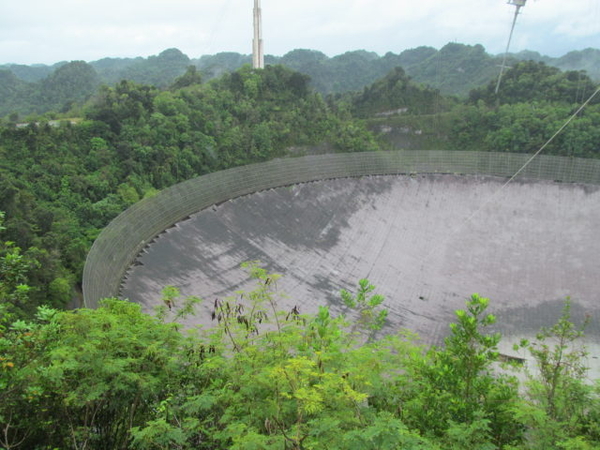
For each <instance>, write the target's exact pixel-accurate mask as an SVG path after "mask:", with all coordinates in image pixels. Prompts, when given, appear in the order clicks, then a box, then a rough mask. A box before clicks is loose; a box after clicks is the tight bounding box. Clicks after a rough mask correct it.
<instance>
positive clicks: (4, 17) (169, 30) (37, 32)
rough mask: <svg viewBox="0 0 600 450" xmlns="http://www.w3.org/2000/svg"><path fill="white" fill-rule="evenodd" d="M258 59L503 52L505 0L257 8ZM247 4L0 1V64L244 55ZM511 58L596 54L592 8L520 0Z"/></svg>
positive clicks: (340, 1) (598, 44) (286, 1)
mask: <svg viewBox="0 0 600 450" xmlns="http://www.w3.org/2000/svg"><path fill="white" fill-rule="evenodd" d="M261 3H262V11H263V37H264V41H265V43H264V46H265V53H267V54H271V55H277V56H281V55H284V54H285V53H287V52H288V51H290V50H293V49H296V48H305V49H314V50H320V51H322V52H324V53H326V54H327V55H329V56H335V55H338V54H341V53H344V52H346V51H348V50H358V49H365V50H370V51H375V52H377V53H378V54H380V55H383V54H385V53H387V52H389V51H391V52H393V53H400V52H402V51H403V50H406V49H409V48H415V47H418V46H421V45H428V46H432V47H435V48H441V47H442V46H444V45H445V44H447V43H448V42H459V43H463V44H482V45H483V46H484V47H485V48H486V50H487V51H488V52H489V53H492V54H498V53H502V52H503V51H504V49H505V47H506V43H507V39H508V34H509V31H510V25H511V21H512V17H513V14H514V10H515V7H514V6H512V5H509V4H507V3H506V0H457V1H450V0H416V1H409V0H302V1H301V0H262V1H261ZM253 4H254V1H253V0H143V1H142V0H102V1H93V2H92V1H90V0H50V1H49V0H0V64H5V63H20V64H32V63H44V64H52V63H55V62H58V61H72V60H85V61H94V60H97V59H100V58H103V57H133V56H144V57H147V56H150V55H156V54H158V53H160V52H161V51H163V50H165V49H167V48H173V47H176V48H178V49H180V50H181V51H183V52H184V53H185V54H187V55H188V56H189V57H190V58H198V57H200V56H201V55H205V54H215V53H218V52H223V51H234V52H239V53H244V54H249V53H251V49H252V44H251V41H252V8H253ZM521 11H522V14H521V15H520V16H519V19H518V21H517V26H516V29H515V33H514V36H513V41H512V43H511V48H510V50H511V51H520V50H524V49H528V50H534V51H538V52H540V53H542V54H545V55H549V56H561V55H563V54H565V53H567V52H568V51H570V50H582V49H584V48H587V47H594V48H600V0H528V2H527V4H526V6H525V7H524V8H523V9H522V10H521Z"/></svg>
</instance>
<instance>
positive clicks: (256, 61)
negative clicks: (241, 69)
mask: <svg viewBox="0 0 600 450" xmlns="http://www.w3.org/2000/svg"><path fill="white" fill-rule="evenodd" d="M261 15H262V13H261V11H260V0H254V39H253V40H252V67H253V68H254V69H264V68H265V54H264V51H263V41H262V17H261Z"/></svg>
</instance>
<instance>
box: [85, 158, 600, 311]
mask: <svg viewBox="0 0 600 450" xmlns="http://www.w3.org/2000/svg"><path fill="white" fill-rule="evenodd" d="M529 158H530V155H526V154H511V153H487V152H486V153H483V152H467V151H390V152H364V153H345V154H327V155H319V156H305V157H301V158H289V159H277V160H272V161H269V162H266V163H260V164H252V165H248V166H242V167H236V168H233V169H229V170H225V171H221V172H215V173H211V174H208V175H205V176H201V177H198V178H195V179H192V180H188V181H186V182H183V183H180V184H177V185H175V186H172V187H170V188H168V189H166V190H164V191H162V192H160V193H159V194H158V195H156V196H155V197H152V198H148V199H144V200H142V201H140V202H138V203H136V204H135V205H133V206H132V207H130V208H129V209H127V210H126V211H125V212H123V213H122V214H121V215H119V216H118V217H117V218H116V219H114V220H113V221H112V222H111V223H110V224H109V225H108V226H107V227H106V228H105V229H104V230H103V231H102V233H101V234H100V235H99V237H98V238H97V239H96V241H95V242H94V245H93V246H92V248H91V250H90V252H89V254H88V257H87V260H86V264H85V268H84V274H83V295H84V306H85V307H88V308H95V307H97V305H98V301H99V300H101V299H102V298H107V297H115V296H118V294H119V290H120V286H121V284H122V282H123V278H124V276H125V273H126V271H127V270H128V268H129V267H130V266H131V264H133V262H134V260H135V259H136V257H137V256H138V254H139V253H140V252H141V251H142V250H143V249H144V247H146V246H147V245H148V244H149V243H150V241H152V239H154V238H155V237H156V236H157V235H158V234H160V233H161V232H163V231H164V230H166V229H167V228H169V227H171V226H173V225H174V224H176V223H177V222H179V221H181V220H182V219H184V218H186V217H187V216H189V215H191V214H193V213H196V212H198V211H201V210H203V209H205V208H208V207H210V206H212V205H216V204H220V203H223V202H225V201H228V200H230V199H234V198H237V197H240V196H243V195H247V194H251V193H254V192H259V191H263V190H266V189H271V188H276V187H281V186H287V185H294V184H299V183H305V182H310V181H318V180H325V179H335V178H349V177H362V176H369V175H401V174H454V175H490V176H497V177H505V178H509V177H512V176H513V175H514V174H515V173H517V171H519V170H520V169H521V168H522V167H523V165H524V164H526V162H527V161H528V160H529ZM518 178H519V179H533V180H549V181H559V182H566V183H584V184H595V185H598V184H600V161H597V160H589V159H579V158H569V157H556V156H543V155H542V156H538V157H537V158H535V159H534V160H533V161H532V162H531V164H529V165H528V166H527V167H526V168H525V169H524V170H523V171H521V173H520V174H519V177H518Z"/></svg>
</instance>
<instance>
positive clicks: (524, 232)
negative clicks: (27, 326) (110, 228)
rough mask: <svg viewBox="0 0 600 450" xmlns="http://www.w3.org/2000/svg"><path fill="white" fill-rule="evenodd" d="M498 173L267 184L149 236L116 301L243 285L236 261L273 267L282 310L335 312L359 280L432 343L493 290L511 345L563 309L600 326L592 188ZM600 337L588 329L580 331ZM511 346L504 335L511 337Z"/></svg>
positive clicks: (597, 210) (219, 291) (227, 290)
mask: <svg viewBox="0 0 600 450" xmlns="http://www.w3.org/2000/svg"><path fill="white" fill-rule="evenodd" d="M505 182H506V180H505V179H501V178H495V177H482V176H455V175H417V176H406V175H404V176H403V175H397V176H368V177H360V178H342V179H335V180H324V181H318V182H311V183H303V184H297V185H293V186H289V187H281V188H276V189H270V190H266V191H262V192H258V193H254V194H251V195H247V196H242V197H239V198H236V199H232V200H230V201H227V202H224V203H222V204H220V205H218V206H213V207H210V208H207V209H205V210H203V211H201V212H199V213H196V214H194V215H192V216H191V217H190V218H189V219H187V220H185V221H182V222H179V223H178V224H176V226H174V227H172V228H169V229H168V230H166V231H165V232H164V233H162V234H161V235H160V236H158V237H157V238H156V240H155V241H154V242H153V243H151V244H150V245H149V246H148V247H147V248H146V249H145V250H144V251H143V252H142V253H141V255H140V256H139V257H138V259H137V261H136V263H135V264H134V265H133V266H132V267H131V269H130V270H129V272H128V274H127V276H126V280H125V283H124V286H123V289H122V292H121V296H122V297H125V298H129V299H131V300H133V301H136V302H139V303H141V304H143V305H144V307H145V308H146V309H147V310H148V311H151V310H152V308H153V307H154V305H157V304H160V303H161V294H160V291H161V289H162V288H163V287H164V286H166V285H173V286H176V287H178V288H179V289H180V290H181V293H182V295H183V296H187V295H195V296H198V297H201V298H203V299H206V304H205V305H204V306H202V307H201V308H200V313H199V315H198V317H196V318H194V319H193V320H191V321H190V322H188V325H194V324H196V323H200V324H204V325H210V323H211V321H210V307H211V305H212V301H213V300H214V298H224V297H229V296H235V295H236V291H238V290H241V289H249V288H250V287H251V283H250V282H249V280H248V277H247V274H246V273H245V272H244V271H243V270H242V269H241V268H240V264H241V263H242V262H245V261H253V260H260V261H261V262H262V264H263V266H264V267H265V268H267V269H268V270H270V271H272V272H276V273H280V274H282V275H283V277H282V278H281V279H280V280H279V282H278V285H277V289H278V291H279V292H281V293H285V294H287V296H283V297H281V299H280V300H279V302H280V307H281V309H283V310H289V309H291V308H293V307H294V306H298V307H299V308H300V310H301V312H315V311H316V310H317V308H318V306H319V305H323V304H329V305H330V306H331V308H332V309H333V310H334V311H335V312H338V313H339V312H343V308H342V306H341V302H340V301H339V291H340V290H341V289H347V290H353V289H354V287H355V286H356V283H357V281H358V280H359V279H361V278H368V279H369V280H370V281H371V282H372V283H373V284H375V285H376V286H377V292H378V293H381V294H383V295H384V296H385V297H386V302H385V305H386V307H387V308H388V309H389V310H390V315H389V321H388V326H387V327H388V330H390V331H391V330H393V329H397V328H400V327H406V328H409V329H411V330H413V331H416V332H417V333H419V335H421V336H422V337H423V338H424V339H425V340H426V341H428V342H434V343H436V342H439V341H440V340H441V338H442V337H443V336H444V335H445V334H446V332H447V330H448V324H449V323H450V322H451V321H452V320H453V311H454V310H456V309H458V308H462V307H464V301H465V299H466V298H467V297H468V296H470V295H471V294H472V293H480V294H481V295H483V296H486V297H490V299H491V302H492V307H491V311H492V312H494V313H495V314H497V315H498V319H499V321H498V328H499V330H500V331H502V332H503V334H505V335H506V336H508V337H509V338H512V340H516V339H517V338H520V337H522V336H525V337H528V336H532V335H534V334H535V332H536V331H538V330H539V328H540V327H541V326H548V325H551V324H552V323H553V322H554V321H555V320H556V319H557V318H558V317H559V315H560V311H561V307H562V305H563V303H564V300H565V298H566V297H571V299H572V300H573V314H574V318H575V319H576V320H580V319H582V317H583V316H584V315H586V314H588V315H591V316H592V319H593V322H594V323H598V320H597V319H599V318H600V308H598V307H597V306H596V305H598V304H599V303H598V301H599V300H600V298H599V297H600V295H599V293H598V280H597V269H598V267H600V240H598V239H597V238H596V237H597V232H598V229H599V227H598V224H600V188H599V187H596V186H587V185H575V184H563V183H555V182H549V181H515V182H512V183H511V184H509V185H506V186H504V184H505ZM588 334H589V338H590V339H592V340H593V341H595V340H596V339H597V338H598V327H597V325H593V326H592V327H591V328H590V329H589V330H588ZM511 342H512V341H511Z"/></svg>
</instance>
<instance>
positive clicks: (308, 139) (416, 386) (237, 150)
mask: <svg viewBox="0 0 600 450" xmlns="http://www.w3.org/2000/svg"><path fill="white" fill-rule="evenodd" d="M167 56H169V55H167ZM170 57H177V55H176V54H175V53H171V54H170ZM140 63H141V62H140ZM132 70H133V69H132ZM147 75H148V76H150V75H151V72H148V73H147ZM1 76H8V77H10V76H11V75H7V74H6V73H5V72H1V71H0V77H1ZM12 76H14V74H13V75H12ZM13 81H14V80H13ZM40 83H43V84H44V85H45V86H49V88H48V89H47V90H43V89H42V90H37V91H36V90H32V91H31V93H32V94H31V95H32V96H31V97H30V98H29V99H27V101H28V102H30V105H33V106H35V105H36V104H41V103H38V102H47V103H44V104H48V105H52V108H54V109H53V111H51V112H44V114H39V115H35V116H30V117H28V121H27V122H25V123H19V122H18V120H16V119H18V118H19V113H18V112H15V113H12V114H11V113H7V116H6V117H4V119H2V122H1V123H0V158H1V160H0V161H1V165H0V211H3V213H2V214H1V215H0V222H1V223H0V243H1V244H0V276H1V278H0V297H1V301H2V303H0V392H2V401H0V448H5V449H14V448H27V449H29V448H30V449H55V448H76V449H84V448H98V449H104V448H105V449H116V448H141V449H150V448H157V449H158V448H164V449H167V448H182V449H184V448H190V449H191V448H194V449H196V448H206V449H217V448H240V449H241V448H244V449H251V448H256V449H259V448H260V449H263V448H265V449H268V448H278V449H282V448H290V449H301V448H306V449H309V448H331V449H334V448H340V449H351V448H361V449H362V448H373V449H376V448H390V449H391V448H415V449H435V448H444V449H445V448H450V449H459V448H460V449H463V448H472V449H496V448H502V449H507V450H508V449H547V448H550V449H553V448H556V449H587V448H597V446H598V445H600V435H599V431H598V426H599V425H598V414H599V412H600V409H599V407H598V397H597V394H598V392H597V388H596V387H595V386H590V385H588V384H586V383H584V375H585V368H584V367H583V366H582V354H581V353H577V352H574V353H570V354H568V352H566V348H565V347H564V345H566V343H568V342H570V341H572V340H575V339H576V338H577V337H578V336H579V328H576V327H574V325H573V324H572V323H571V322H570V321H569V316H568V307H567V308H566V310H565V315H564V316H563V318H562V319H561V320H560V321H559V322H558V323H557V325H556V326H555V327H553V328H551V329H549V330H545V331H543V332H542V334H541V335H540V342H539V343H538V344H529V343H525V342H524V343H523V346H524V350H527V351H530V352H531V353H532V355H533V356H534V357H535V359H536V360H537V361H538V363H539V365H540V373H539V375H537V376H532V377H531V378H530V379H529V382H528V383H527V384H520V383H519V382H518V381H517V379H516V378H515V377H514V376H512V375H511V374H510V373H505V374H504V375H498V372H497V371H495V370H493V369H494V368H496V366H497V365H498V364H499V355H498V352H497V348H496V345H497V343H498V339H499V338H500V337H499V336H496V335H493V334H486V333H485V328H486V326H487V325H490V324H491V323H492V322H493V321H494V318H493V317H492V316H489V315H488V314H486V312H485V309H486V307H487V303H488V301H487V300H486V299H483V298H481V297H479V296H473V297H472V298H471V299H470V300H469V302H468V303H467V306H466V310H465V311H464V312H459V313H457V321H456V323H455V324H453V325H452V326H451V334H450V336H449V338H448V339H447V341H446V344H445V346H443V347H441V348H432V349H425V348H422V347H420V346H419V345H418V343H416V342H414V339H413V338H409V337H408V336H405V335H399V336H391V337H386V338H381V339H376V338H375V337H374V335H372V333H371V332H372V331H373V330H374V329H377V328H378V327H379V326H380V321H381V320H384V318H385V314H384V313H381V312H380V308H381V305H380V303H381V301H382V300H383V299H381V298H380V297H379V296H377V295H374V294H373V292H372V287H371V286H370V285H369V284H368V282H367V281H361V284H360V286H359V288H358V290H357V292H356V293H354V294H350V293H344V295H342V298H343V301H345V302H347V304H348V305H350V306H352V307H354V308H355V309H356V310H357V311H358V312H357V317H358V318H354V319H352V318H334V317H331V315H330V314H329V311H328V310H327V309H326V308H323V309H321V310H320V312H319V314H317V315H316V316H314V317H308V316H300V315H299V314H298V312H297V311H291V312H290V311H286V312H281V313H280V312H278V311H277V307H276V301H275V299H274V298H273V292H272V291H271V287H270V283H271V281H270V280H273V279H274V278H276V277H275V276H274V275H270V274H266V273H264V271H262V270H261V269H260V268H258V267H256V266H249V267H248V270H249V271H250V273H251V276H252V277H254V278H255V279H256V283H257V287H256V291H255V292H254V293H253V294H252V295H249V297H251V298H254V299H255V300H254V301H255V302H257V304H256V305H255V308H254V309H251V310H253V311H258V312H260V314H259V315H249V313H243V311H242V309H240V307H238V305H229V308H227V307H226V306H224V304H222V303H218V304H215V306H214V307H215V317H219V319H220V320H219V321H218V324H216V327H215V329H214V330H211V331H205V332H202V333H199V334H198V335H188V334H184V333H181V332H179V331H178V329H177V325H176V321H175V322H174V323H171V322H170V321H171V319H172V318H173V317H172V314H167V312H166V310H165V309H164V308H163V310H161V311H158V312H157V316H156V317H151V316H147V315H144V314H142V313H141V312H140V309H139V307H138V306H136V305H132V304H128V303H125V302H121V301H118V300H114V299H109V300H106V302H105V303H104V305H103V307H102V308H99V309H98V310H95V311H88V310H78V311H77V312H72V311H63V310H64V308H65V306H67V305H68V304H69V303H71V302H72V301H73V300H74V299H76V298H77V297H78V295H79V293H78V292H79V289H78V286H79V285H80V282H81V273H82V267H83V264H84V260H85V256H86V254H87V251H88V249H89V248H90V246H91V243H92V242H93V240H94V238H95V237H96V236H97V235H98V233H99V232H100V231H101V229H102V228H103V227H104V226H106V225H107V224H108V222H109V221H110V220H111V219H112V218H114V217H115V216H116V215H118V214H119V213H120V212H121V211H123V210H124V209H125V208H127V207H128V206H130V205H131V204H133V203H135V202H136V201H138V200H139V199H141V198H143V197H146V196H152V195H154V194H155V193H156V192H157V191H158V190H160V189H163V188H165V187H167V186H170V185H172V184H174V183H177V182H179V181H183V180H185V179H189V178H191V177H195V176H198V175H202V174H205V173H209V172H212V171H215V170H222V169H226V168H229V167H233V166H237V165H241V164H248V163H252V162H259V161H265V160H268V159H271V158H276V157H290V156H295V155H299V154H304V153H307V152H313V151H320V152H321V151H343V152H348V151H377V150H379V149H388V148H393V147H400V148H410V147H415V146H418V147H419V148H440V147H441V146H443V148H449V149H469V150H484V151H485V150H488V151H511V152H515V151H516V152H525V153H530V152H533V151H536V150H537V149H538V148H539V147H540V146H541V145H542V144H543V143H544V142H545V141H546V140H547V139H548V138H549V137H550V136H551V135H552V134H553V133H554V132H555V131H556V130H557V129H558V128H559V127H560V126H561V125H562V124H563V123H564V122H565V120H566V119H567V118H568V117H570V116H571V114H573V112H574V111H575V110H576V109H577V107H578V106H579V104H580V103H581V102H582V101H584V100H586V99H587V98H588V97H589V95H591V93H592V92H594V90H595V89H596V88H597V86H596V85H595V83H594V82H593V81H592V80H591V79H590V78H589V77H588V76H587V75H586V74H585V73H583V72H580V71H575V72H573V71H570V72H561V71H560V70H559V69H557V68H553V67H550V66H547V65H546V64H544V63H543V62H534V61H526V62H521V63H518V64H516V65H515V66H514V67H513V68H512V69H510V70H509V71H507V72H506V74H505V77H504V80H503V85H502V89H501V91H500V94H499V95H498V96H496V95H494V93H493V90H494V87H495V81H489V84H483V85H482V86H480V87H479V88H477V89H473V90H471V92H470V94H469V96H468V98H466V99H458V98H456V97H447V96H444V95H442V94H441V93H440V91H438V90H437V89H434V88H432V87H429V86H424V85H420V84H416V83H414V82H413V81H412V80H411V79H410V77H409V76H408V75H407V74H406V72H405V71H404V70H403V69H402V68H399V67H396V68H393V69H392V70H391V71H389V73H388V74H387V75H385V76H384V77H383V78H381V79H380V80H378V81H376V82H375V83H373V84H372V85H370V86H367V87H365V88H363V89H362V90H359V91H356V92H347V93H339V94H335V95H329V96H323V95H322V94H320V93H318V92H316V91H315V90H314V89H313V88H312V87H311V85H310V80H309V77H308V76H307V75H304V74H301V73H299V72H295V71H293V70H291V69H289V68H286V67H284V66H281V65H271V66H267V68H266V69H264V70H259V71H254V70H252V69H251V68H250V67H249V66H242V67H241V68H240V69H237V70H235V71H233V72H231V73H229V72H226V73H223V74H222V75H221V76H218V77H214V78H211V79H206V78H205V76H204V75H203V73H202V72H201V71H198V70H197V68H196V67H195V66H193V65H192V66H188V68H187V69H186V70H185V72H184V73H183V74H182V75H181V76H179V77H178V78H176V79H175V80H174V81H173V82H172V83H171V84H170V85H168V86H162V87H157V86H156V85H154V84H143V83H139V82H133V81H128V80H122V81H118V82H117V83H116V84H112V85H107V84H101V82H100V81H99V79H98V78H97V75H96V74H95V73H94V71H93V70H90V67H89V65H87V64H86V63H82V62H74V63H69V64H65V65H63V66H61V67H60V68H59V69H58V70H56V71H55V72H53V73H51V74H50V75H49V76H48V77H47V78H45V79H44V80H43V81H41V82H40ZM149 83H152V80H151V79H149ZM17 84H18V83H17ZM90 86H92V87H93V89H94V90H93V93H92V94H90V93H89V89H90ZM15 92H17V91H15ZM50 93H51V94H50ZM3 98H4V99H14V98H16V97H14V96H13V97H3ZM599 103H600V98H598V97H596V98H594V100H593V101H592V102H591V103H590V105H588V107H586V108H585V110H584V111H582V112H581V113H580V115H579V116H578V118H577V120H575V121H574V122H573V123H572V124H571V126H570V127H569V128H567V129H566V130H565V131H564V132H563V133H562V134H561V135H560V136H558V137H557V139H556V140H555V141H554V142H553V144H552V145H550V146H548V147H547V149H546V152H547V153H554V154H560V155H566V156H578V157H590V158H596V157H598V156H599V143H600V106H599ZM51 119H52V120H53V121H51ZM392 135H395V136H396V138H397V137H398V136H400V138H399V139H396V138H394V139H392V138H391V136H392ZM395 139H396V140H395ZM289 294H291V295H292V296H293V293H289ZM195 301H196V299H179V298H178V294H177V292H175V291H174V290H173V289H171V288H166V290H165V308H166V306H167V305H168V306H171V307H173V306H174V305H175V306H176V308H175V310H177V311H178V314H179V313H180V314H182V315H183V314H189V313H191V309H192V306H193V303H194V302H195ZM75 303H76V302H75ZM246 307H248V305H246ZM231 311H236V312H235V314H233V315H232V313H231ZM240 316H242V317H243V320H242V319H240ZM269 321H270V322H271V327H266V328H265V327H263V326H258V323H259V322H262V323H266V322H269ZM352 321H358V322H352ZM261 325H262V324H261ZM359 329H360V330H362V333H358V334H357V333H356V332H355V331H356V330H359ZM365 336H366V337H365ZM369 336H370V337H369ZM557 336H558V338H559V344H557V346H554V345H552V344H549V345H546V344H544V342H545V339H549V338H550V337H557ZM359 344H360V345H359ZM567 357H568V358H570V359H569V360H568V363H567V364H565V361H566V360H565V359H564V358H567ZM519 392H520V393H519ZM523 392H525V393H526V395H523Z"/></svg>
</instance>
